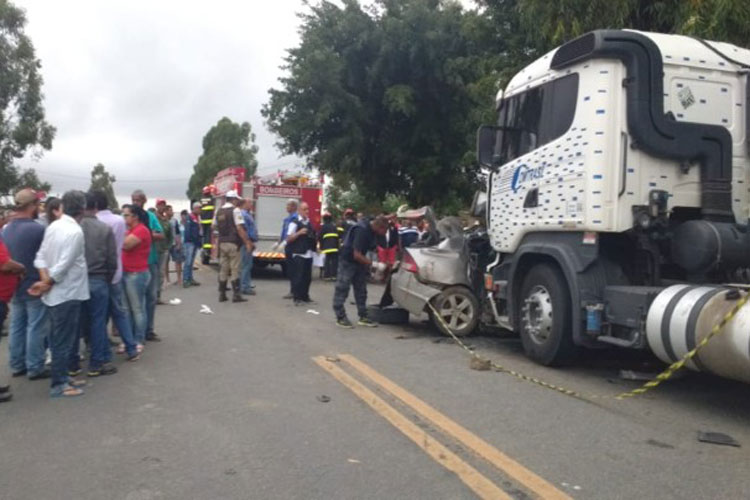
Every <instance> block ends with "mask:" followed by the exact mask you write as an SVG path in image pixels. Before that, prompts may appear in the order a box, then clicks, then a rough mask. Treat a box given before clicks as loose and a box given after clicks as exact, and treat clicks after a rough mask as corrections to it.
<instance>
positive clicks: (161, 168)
mask: <svg viewBox="0 0 750 500" xmlns="http://www.w3.org/2000/svg"><path fill="white" fill-rule="evenodd" d="M14 3H16V4H17V5H18V6H20V7H22V8H24V9H26V11H27V17H28V25H27V33H28V34H29V36H30V37H31V39H32V41H33V43H34V46H35V48H36V51H37V55H38V57H39V58H40V59H41V61H42V74H43V76H44V87H43V90H44V93H45V96H46V97H45V107H46V110H47V118H48V120H49V121H50V123H52V124H53V125H54V126H56V127H57V129H58V133H57V137H56V139H55V142H54V144H53V149H52V151H49V152H46V153H45V155H44V156H43V158H42V159H41V160H39V161H33V160H31V159H27V160H25V161H24V162H23V163H22V165H23V166H25V167H34V168H36V169H37V171H38V172H39V174H40V177H41V178H42V179H44V180H48V181H50V182H51V183H52V184H53V191H54V192H62V191H64V190H66V189H71V188H84V189H85V188H87V187H88V179H89V174H90V171H91V167H92V166H93V165H94V164H96V163H99V162H101V163H103V164H104V165H106V167H107V170H109V171H110V173H113V174H114V175H115V176H116V177H117V178H118V182H116V183H115V190H116V192H117V194H118V196H123V195H127V194H129V193H130V192H131V191H132V190H133V189H135V188H137V187H140V188H143V189H144V190H146V192H147V193H149V195H150V197H151V198H156V197H164V198H170V199H179V198H182V197H183V196H184V192H185V190H186V188H187V181H188V178H189V177H190V174H191V172H192V167H193V165H194V164H195V161H196V160H197V158H198V156H199V155H200V153H201V139H202V138H203V135H204V134H205V133H206V132H207V131H208V129H209V128H210V127H211V126H212V125H213V124H215V123H216V122H217V121H218V120H219V119H220V118H221V117H222V116H228V117H229V118H231V119H232V120H235V121H249V122H250V123H251V125H252V127H253V130H254V132H255V133H256V134H257V144H258V146H259V148H260V151H259V154H258V159H259V163H260V169H261V171H262V172H263V171H265V172H268V171H274V170H275V169H276V168H291V167H292V166H294V164H295V163H298V161H299V160H298V159H296V158H294V157H284V158H280V153H279V152H278V151H277V150H276V148H275V147H274V142H275V141H276V137H275V136H273V135H272V134H271V133H270V132H268V131H267V130H266V129H265V127H264V125H263V120H262V117H261V115H260V108H261V106H262V104H263V103H264V102H266V100H267V98H268V94H267V91H268V89H269V88H271V87H274V86H277V85H278V84H277V79H278V77H279V76H281V75H282V70H281V69H279V66H280V65H281V64H282V63H283V57H284V55H285V51H286V49H288V48H291V47H293V46H296V45H297V44H298V42H299V36H298V33H297V28H298V25H299V19H298V18H297V16H296V13H297V12H299V11H301V10H302V9H303V8H304V6H303V4H302V2H301V1H297V0H295V1H292V0H274V1H272V2H268V1H260V0H253V1H245V2H238V1H231V0H215V1H213V2H210V3H209V2H193V1H181V2H172V1H169V2H167V1H156V0H153V1H144V0H127V1H125V0H107V1H106V2H101V1H93V0H77V1H75V2H40V1H35V0H14Z"/></svg>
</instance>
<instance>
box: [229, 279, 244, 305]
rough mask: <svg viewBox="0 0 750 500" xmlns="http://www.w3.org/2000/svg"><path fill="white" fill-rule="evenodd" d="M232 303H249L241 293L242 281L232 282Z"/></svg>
mask: <svg viewBox="0 0 750 500" xmlns="http://www.w3.org/2000/svg"><path fill="white" fill-rule="evenodd" d="M232 302H247V299H246V298H244V297H243V296H242V294H241V293H240V280H234V281H232Z"/></svg>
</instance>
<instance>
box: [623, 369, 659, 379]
mask: <svg viewBox="0 0 750 500" xmlns="http://www.w3.org/2000/svg"><path fill="white" fill-rule="evenodd" d="M656 375H658V374H657V373H648V372H639V371H636V370H620V378H621V379H623V380H651V379H652V378H654V377H655V376H656Z"/></svg>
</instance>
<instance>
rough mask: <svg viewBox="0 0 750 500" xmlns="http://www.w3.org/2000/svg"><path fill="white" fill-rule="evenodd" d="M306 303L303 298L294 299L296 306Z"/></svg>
mask: <svg viewBox="0 0 750 500" xmlns="http://www.w3.org/2000/svg"><path fill="white" fill-rule="evenodd" d="M304 304H305V303H304V302H302V301H301V300H297V299H294V305H295V306H302V305H304Z"/></svg>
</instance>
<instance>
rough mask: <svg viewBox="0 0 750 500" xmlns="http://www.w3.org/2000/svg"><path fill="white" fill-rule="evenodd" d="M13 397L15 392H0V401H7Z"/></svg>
mask: <svg viewBox="0 0 750 500" xmlns="http://www.w3.org/2000/svg"><path fill="white" fill-rule="evenodd" d="M11 399H13V394H12V393H10V392H3V393H2V394H0V403H6V402H8V401H10V400H11Z"/></svg>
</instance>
